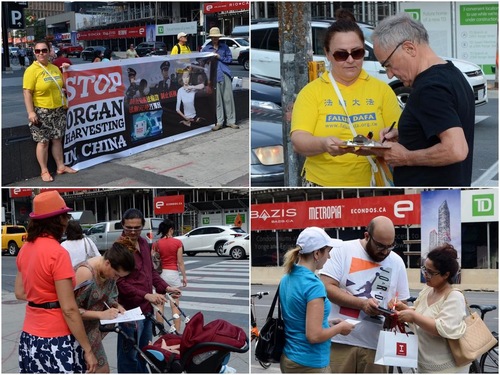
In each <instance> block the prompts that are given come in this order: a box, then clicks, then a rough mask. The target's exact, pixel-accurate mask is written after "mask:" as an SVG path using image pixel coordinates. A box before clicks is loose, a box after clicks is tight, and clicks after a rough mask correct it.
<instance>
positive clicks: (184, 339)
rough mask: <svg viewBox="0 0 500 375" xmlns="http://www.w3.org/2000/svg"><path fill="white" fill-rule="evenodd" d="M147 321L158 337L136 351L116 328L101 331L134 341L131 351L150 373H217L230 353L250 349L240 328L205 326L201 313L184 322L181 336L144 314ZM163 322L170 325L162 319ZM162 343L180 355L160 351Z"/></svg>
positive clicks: (219, 324) (221, 322) (224, 324)
mask: <svg viewBox="0 0 500 375" xmlns="http://www.w3.org/2000/svg"><path fill="white" fill-rule="evenodd" d="M181 312H182V311H181ZM182 314H183V315H184V313H182ZM184 317H186V316H185V315H184ZM186 318H187V317H186ZM146 319H150V320H151V321H152V322H153V326H155V327H156V328H157V329H159V330H160V334H161V336H160V337H159V338H158V339H157V340H156V341H155V342H154V343H153V344H151V345H147V346H145V347H143V348H139V347H138V346H137V345H136V344H135V341H134V339H133V338H131V337H129V336H128V335H127V334H126V333H125V332H123V331H122V330H121V329H120V326H119V325H115V326H114V327H106V326H101V330H102V331H114V332H117V333H119V334H122V335H124V337H125V338H126V339H127V340H130V341H131V342H133V343H134V349H135V350H137V352H138V353H139V356H140V358H141V359H142V360H144V361H145V362H146V363H147V366H148V367H149V369H150V371H151V372H152V373H183V372H186V373H219V372H220V370H221V368H222V365H223V364H224V362H225V360H226V357H228V356H229V355H230V353H231V352H236V353H245V352H247V351H248V349H249V344H248V337H247V335H246V333H245V331H244V330H243V329H242V328H240V327H237V326H235V325H233V324H231V323H229V322H227V321H225V320H222V319H216V320H214V321H212V322H209V323H207V324H205V323H204V318H203V314H202V313H201V312H197V313H196V314H195V315H193V317H192V318H188V319H186V320H185V322H186V326H185V328H184V332H183V334H182V335H179V334H178V333H169V332H167V331H166V330H165V329H164V327H163V324H162V323H159V322H158V321H157V320H156V319H155V318H154V316H153V314H147V315H146ZM164 319H165V321H166V322H167V323H169V321H168V320H167V319H166V318H165V317H164ZM169 324H170V323H169ZM162 344H166V345H167V346H172V345H177V344H179V345H180V347H179V354H174V353H173V352H172V351H169V350H166V349H164V348H162ZM163 346H164V345H163Z"/></svg>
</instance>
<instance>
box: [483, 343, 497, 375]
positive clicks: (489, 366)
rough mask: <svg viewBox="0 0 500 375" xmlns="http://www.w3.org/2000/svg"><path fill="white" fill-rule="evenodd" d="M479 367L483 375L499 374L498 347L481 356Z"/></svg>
mask: <svg viewBox="0 0 500 375" xmlns="http://www.w3.org/2000/svg"><path fill="white" fill-rule="evenodd" d="M479 367H480V368H481V372H482V373H483V374H490V373H495V374H498V346H495V347H494V348H492V349H490V350H489V351H487V352H486V353H484V354H483V355H482V356H481V360H480V361H479Z"/></svg>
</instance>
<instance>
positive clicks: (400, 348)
mask: <svg viewBox="0 0 500 375" xmlns="http://www.w3.org/2000/svg"><path fill="white" fill-rule="evenodd" d="M396 355H399V356H402V357H406V356H407V347H406V343H405V342H396Z"/></svg>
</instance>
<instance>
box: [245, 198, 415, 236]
mask: <svg viewBox="0 0 500 375" xmlns="http://www.w3.org/2000/svg"><path fill="white" fill-rule="evenodd" d="M379 215H383V216H387V217H388V218H390V219H391V220H392V221H393V223H394V225H411V224H420V194H410V195H391V196H385V197H384V196H379V197H366V198H349V199H329V200H323V201H306V202H288V203H286V202H283V203H268V204H255V205H252V211H251V219H252V230H278V229H300V228H306V227H309V226H318V227H322V228H338V227H358V226H366V225H367V224H368V223H369V222H370V220H371V219H373V218H374V217H375V216H379Z"/></svg>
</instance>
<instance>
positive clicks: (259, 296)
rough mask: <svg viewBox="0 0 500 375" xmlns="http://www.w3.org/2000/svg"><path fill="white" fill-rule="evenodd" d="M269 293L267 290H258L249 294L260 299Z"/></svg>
mask: <svg viewBox="0 0 500 375" xmlns="http://www.w3.org/2000/svg"><path fill="white" fill-rule="evenodd" d="M267 295H269V292H259V293H256V294H250V297H252V298H255V297H257V298H258V299H261V298H262V297H263V296H267Z"/></svg>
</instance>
